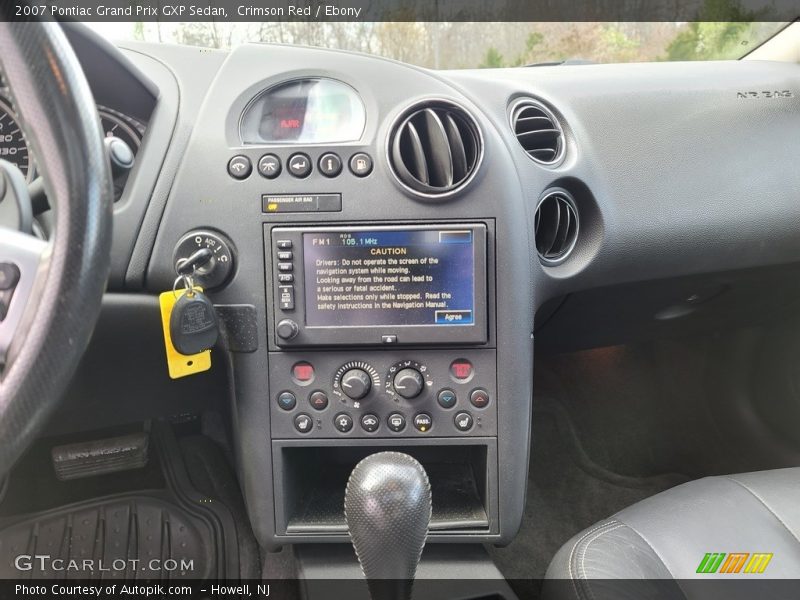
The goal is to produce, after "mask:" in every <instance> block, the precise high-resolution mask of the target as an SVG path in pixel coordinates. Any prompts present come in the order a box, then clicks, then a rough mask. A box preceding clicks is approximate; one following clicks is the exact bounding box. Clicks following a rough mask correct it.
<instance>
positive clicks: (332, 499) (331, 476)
mask: <svg viewBox="0 0 800 600" xmlns="http://www.w3.org/2000/svg"><path fill="white" fill-rule="evenodd" d="M355 441H356V440H350V441H349V443H352V442H355ZM326 442H327V443H326ZM358 442H359V443H358V444H356V445H349V446H346V447H343V446H340V445H336V440H318V441H316V442H310V441H306V440H296V441H295V440H280V441H275V442H274V443H273V450H274V452H273V459H274V461H275V481H276V483H278V482H279V484H280V487H279V488H278V489H276V491H275V493H276V498H275V504H276V521H277V522H276V529H277V531H278V532H280V533H284V534H288V535H309V534H311V535H314V534H346V533H347V525H346V523H345V519H344V492H345V487H346V485H347V479H348V477H349V476H350V472H351V471H352V469H353V467H355V465H356V464H357V463H358V462H359V461H360V460H361V459H363V458H364V457H366V456H368V455H370V454H374V453H376V452H382V451H387V450H393V451H397V452H404V453H406V454H409V455H411V456H413V457H414V458H416V459H417V460H418V461H419V462H420V463H421V464H422V465H423V467H425V470H426V472H427V473H428V478H429V479H430V482H431V495H432V502H433V510H432V517H431V524H430V531H431V535H432V536H435V535H436V534H437V533H460V532H464V533H466V532H469V533H475V532H480V533H489V532H490V530H491V529H492V526H493V525H494V526H496V518H495V517H494V515H493V512H492V507H493V506H495V505H496V504H495V491H494V490H496V482H491V481H489V473H490V472H492V471H493V470H491V469H488V468H487V466H488V464H490V463H491V462H494V461H496V450H495V441H494V440H493V439H487V438H471V439H437V440H414V442H415V443H413V444H410V443H409V440H397V441H394V440H358ZM312 444H313V445H312ZM276 488H277V486H276Z"/></svg>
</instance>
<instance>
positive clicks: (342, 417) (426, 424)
mask: <svg viewBox="0 0 800 600" xmlns="http://www.w3.org/2000/svg"><path fill="white" fill-rule="evenodd" d="M287 394H288V396H292V398H293V399H294V396H293V395H292V394H291V393H289V392H284V393H283V394H281V396H280V398H281V399H283V398H284V397H285V395H287ZM325 400H326V402H327V398H326V399H325ZM279 402H280V400H279ZM360 422H361V428H362V429H363V430H364V431H366V432H367V433H374V432H375V431H377V430H378V428H379V427H380V420H379V419H378V417H377V416H376V415H373V414H372V413H367V414H365V415H363V416H362V417H361V421H360ZM453 422H454V423H455V426H456V429H458V430H459V431H463V432H467V431H469V430H470V429H472V426H473V425H474V424H475V420H474V418H473V417H472V415H471V414H470V413H468V412H467V411H461V412H459V413H458V414H457V415H456V416H455V417H454V418H453ZM386 424H387V426H388V427H389V429H390V430H391V431H393V432H395V433H400V432H401V431H403V430H404V429H405V428H406V417H405V415H403V414H402V413H398V412H395V413H392V414H390V415H389V417H388V418H387V419H386ZM413 424H414V428H415V429H417V431H419V432H420V433H426V432H428V431H430V430H431V428H432V427H433V418H432V417H431V416H430V415H429V414H428V413H417V414H416V415H415V416H414V420H413ZM333 425H334V427H336V429H337V430H339V431H340V432H341V433H349V432H350V430H352V429H353V417H351V416H350V415H349V414H348V413H345V412H341V413H337V415H336V416H335V417H333ZM294 427H295V429H297V431H299V432H300V433H308V432H310V431H311V430H312V429H313V428H314V419H313V418H312V417H311V416H310V415H308V414H307V413H300V414H298V415H297V416H296V417H295V418H294Z"/></svg>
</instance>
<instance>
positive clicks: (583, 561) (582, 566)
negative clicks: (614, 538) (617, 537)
mask: <svg viewBox="0 0 800 600" xmlns="http://www.w3.org/2000/svg"><path fill="white" fill-rule="evenodd" d="M620 527H625V525H624V523H618V524H616V525H614V527H610V528H609V529H605V530H603V531H598V532H597V534H595V536H594V537H593V538H591V539H590V540H587V541H586V544H585V545H584V546H583V549H582V550H581V552H580V569H579V572H580V571H583V577H584V578H585V579H588V577H586V554H587V553H588V552H589V546H591V545H592V542H594V541H595V540H598V539H600V538H601V537H602V536H604V535H605V534H607V533H609V532H611V531H614V530H616V529H619V528H620ZM579 574H580V573H579ZM586 590H587V596H589V598H591V599H592V600H594V594H592V588H591V587H590V586H588V585H587V586H586Z"/></svg>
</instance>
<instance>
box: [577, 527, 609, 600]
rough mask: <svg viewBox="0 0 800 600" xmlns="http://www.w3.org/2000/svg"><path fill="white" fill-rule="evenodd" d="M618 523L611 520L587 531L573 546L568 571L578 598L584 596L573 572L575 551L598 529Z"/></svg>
mask: <svg viewBox="0 0 800 600" xmlns="http://www.w3.org/2000/svg"><path fill="white" fill-rule="evenodd" d="M616 523H618V521H616V520H614V519H612V520H610V521H607V522H605V523H602V524H600V525H597V526H595V527H592V528H591V529H590V530H589V531H587V532H586V533H584V534H583V535H582V536H581V537H580V538H579V539H578V540H577V541H576V542H575V543H574V544H573V545H572V550H570V553H569V559H568V560H567V569H568V572H569V578H570V580H571V581H572V587H573V588H574V589H575V596H577V597H578V598H580V597H581V596H582V595H583V594H581V591H580V590H579V589H578V583H577V577H575V573H574V572H573V570H572V559H573V558H574V556H575V551H576V550H577V549H578V546H580V544H581V542H583V540H585V539H586V538H587V537H589V536H590V535H592V533H594V532H595V531H597V530H598V529H602V528H603V527H608V526H609V525H614V524H616Z"/></svg>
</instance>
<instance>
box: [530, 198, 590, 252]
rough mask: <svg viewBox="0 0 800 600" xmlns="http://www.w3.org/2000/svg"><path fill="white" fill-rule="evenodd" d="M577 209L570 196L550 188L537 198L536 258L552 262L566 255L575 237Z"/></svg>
mask: <svg viewBox="0 0 800 600" xmlns="http://www.w3.org/2000/svg"><path fill="white" fill-rule="evenodd" d="M579 225H580V224H579V221H578V211H577V209H576V208H575V201H574V200H573V199H572V196H570V195H569V194H567V192H565V191H564V190H551V191H550V192H547V193H546V194H545V195H544V196H543V197H542V199H541V200H540V201H539V206H537V207H536V215H535V217H534V227H535V230H534V238H535V240H536V252H537V253H538V254H539V259H540V260H541V261H542V262H543V263H544V264H546V265H555V264H558V263H560V262H562V261H563V260H565V259H566V258H567V256H569V254H570V253H571V252H572V250H573V248H575V243H576V242H577V241H578V229H579Z"/></svg>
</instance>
